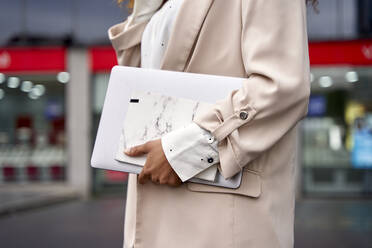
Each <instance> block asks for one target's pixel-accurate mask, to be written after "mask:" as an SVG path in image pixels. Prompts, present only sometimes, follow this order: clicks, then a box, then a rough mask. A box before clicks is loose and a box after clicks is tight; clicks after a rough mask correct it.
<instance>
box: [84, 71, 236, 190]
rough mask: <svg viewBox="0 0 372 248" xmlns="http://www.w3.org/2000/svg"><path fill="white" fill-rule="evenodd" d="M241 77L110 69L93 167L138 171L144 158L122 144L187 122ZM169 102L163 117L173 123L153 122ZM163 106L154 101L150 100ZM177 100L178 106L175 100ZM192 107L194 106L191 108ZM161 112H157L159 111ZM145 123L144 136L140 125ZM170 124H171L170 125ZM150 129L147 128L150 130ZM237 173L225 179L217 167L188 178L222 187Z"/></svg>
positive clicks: (128, 144) (232, 182)
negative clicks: (165, 100) (128, 150)
mask: <svg viewBox="0 0 372 248" xmlns="http://www.w3.org/2000/svg"><path fill="white" fill-rule="evenodd" d="M242 80H243V79H242V78H236V77H225V76H216V75H207V74H197V73H187V72H175V71H166V70H155V69H144V68H137V67H126V66H115V67H113V69H112V71H111V74H110V80H109V84H108V88H107V92H106V97H105V101H104V105H103V110H102V115H101V119H100V123H99V127H98V132H97V136H96V140H95V144H94V149H93V154H92V157H91V166H92V167H94V168H100V169H107V170H115V171H122V172H128V173H135V174H139V173H140V172H141V170H142V168H143V165H144V162H145V161H146V155H144V156H141V157H130V156H126V155H125V154H124V153H123V151H124V148H125V147H131V146H133V145H139V144H141V143H145V142H146V141H148V140H152V139H156V138H160V137H161V134H164V133H165V132H170V131H172V130H174V129H177V128H180V127H182V126H185V125H187V124H188V123H190V122H191V121H192V116H193V114H194V113H195V111H198V110H196V109H199V110H201V111H202V110H203V109H205V108H208V107H210V106H211V105H212V104H214V103H215V102H217V101H219V100H221V99H224V98H225V97H227V95H228V94H229V93H230V92H231V91H232V90H235V89H239V88H241V86H242V82H243V81H242ZM164 99H167V101H168V102H169V101H170V102H173V103H172V104H169V106H171V107H169V110H168V112H169V113H173V114H168V115H163V116H167V117H164V118H168V119H167V120H166V121H167V122H172V123H171V124H172V125H168V126H165V125H163V126H162V125H157V126H156V129H157V130H155V128H151V127H153V126H154V125H153V124H152V123H154V122H153V121H154V119H156V118H158V117H159V113H160V112H161V111H162V110H160V109H159V108H164V106H165V105H164ZM161 101H163V102H162V104H154V102H157V103H160V102H161ZM174 102H177V103H178V104H174ZM196 106H197V108H196ZM159 111H160V112H159ZM145 126H147V127H150V128H149V129H148V131H147V132H146V137H145V138H144V136H143V133H144V132H143V131H144V130H143V129H144V127H145ZM169 126H171V127H172V128H169ZM151 130H152V131H151ZM241 177H242V172H240V173H238V174H236V175H235V176H234V177H232V178H229V179H225V178H223V176H222V175H221V174H220V173H219V172H218V170H217V167H216V165H214V166H211V167H209V168H208V169H206V170H205V171H203V172H201V173H200V174H198V175H196V176H195V177H193V178H191V179H189V180H188V181H190V182H194V183H201V184H207V185H213V186H218V187H226V188H238V187H239V186H240V183H241Z"/></svg>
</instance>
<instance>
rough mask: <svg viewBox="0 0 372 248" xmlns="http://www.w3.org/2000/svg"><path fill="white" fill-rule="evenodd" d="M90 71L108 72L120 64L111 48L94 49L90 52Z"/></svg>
mask: <svg viewBox="0 0 372 248" xmlns="http://www.w3.org/2000/svg"><path fill="white" fill-rule="evenodd" d="M89 57H90V69H91V70H92V71H93V72H106V71H110V70H111V68H112V67H113V66H115V65H117V64H118V62H117V60H116V54H115V51H114V49H113V48H112V47H111V46H101V47H92V48H91V49H90V50H89Z"/></svg>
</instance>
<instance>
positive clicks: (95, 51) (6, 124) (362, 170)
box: [0, 40, 372, 196]
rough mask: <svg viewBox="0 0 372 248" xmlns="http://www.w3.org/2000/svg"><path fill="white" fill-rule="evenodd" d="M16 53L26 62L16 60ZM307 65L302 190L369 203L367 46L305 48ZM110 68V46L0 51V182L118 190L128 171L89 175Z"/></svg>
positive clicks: (370, 53)
mask: <svg viewBox="0 0 372 248" xmlns="http://www.w3.org/2000/svg"><path fill="white" fill-rule="evenodd" d="M20 54H22V56H23V59H22V60H20V61H22V63H25V64H22V63H21V62H19V63H18V62H17V56H21V55H20ZM25 56H30V57H29V58H28V59H25ZM9 60H11V63H9ZM24 61H28V62H27V63H29V64H27V63H26V62H24ZM310 61H311V65H312V68H311V72H312V74H311V75H312V76H311V81H312V83H311V88H312V94H311V99H310V103H309V111H308V116H307V118H306V119H304V120H303V121H302V122H301V123H300V131H301V135H300V137H301V139H300V142H299V147H298V148H299V149H298V151H299V157H300V160H299V165H300V166H299V168H300V170H299V171H300V180H299V181H300V183H299V187H301V192H302V193H304V194H305V195H310V196H312V195H325V196H367V195H369V193H370V192H371V190H372V185H371V184H372V174H371V173H372V171H371V168H372V158H371V156H372V100H371V99H372V67H371V66H372V40H357V41H338V42H312V43H310ZM115 64H116V57H115V53H114V51H113V50H112V48H111V47H110V46H94V47H82V48H75V49H74V48H72V49H71V48H70V49H67V48H63V47H62V48H61V47H57V48H48V47H45V48H40V47H39V48H32V47H31V48H30V47H28V48H4V49H0V72H1V74H0V112H1V114H0V116H1V117H0V118H1V121H0V154H1V155H0V159H1V160H0V166H1V172H0V184H7V185H9V184H19V183H22V184H33V183H40V182H60V183H64V184H66V185H69V186H73V187H76V189H77V190H78V191H81V192H82V193H83V194H90V193H91V192H96V193H102V192H103V193H104V192H107V191H111V190H123V187H124V185H125V183H126V180H127V174H126V173H120V172H114V171H104V170H96V169H91V168H90V167H89V159H90V152H91V150H92V148H93V144H94V140H95V135H96V131H97V128H98V124H99V119H100V114H101V111H102V107H103V102H104V98H105V93H106V89H107V84H108V79H109V73H110V70H111V68H112V66H114V65H115ZM82 65H84V66H82ZM46 185H47V184H46ZM84 192H85V193H84Z"/></svg>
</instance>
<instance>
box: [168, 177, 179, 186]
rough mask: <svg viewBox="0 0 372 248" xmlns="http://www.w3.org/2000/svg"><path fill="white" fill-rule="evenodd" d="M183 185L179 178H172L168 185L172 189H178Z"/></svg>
mask: <svg viewBox="0 0 372 248" xmlns="http://www.w3.org/2000/svg"><path fill="white" fill-rule="evenodd" d="M181 184H182V181H181V179H179V178H177V177H171V178H170V179H169V181H168V185H169V186H172V187H177V186H180V185H181Z"/></svg>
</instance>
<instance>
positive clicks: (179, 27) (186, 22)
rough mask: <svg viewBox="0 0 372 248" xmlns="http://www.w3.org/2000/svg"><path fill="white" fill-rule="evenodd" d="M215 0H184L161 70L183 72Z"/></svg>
mask: <svg viewBox="0 0 372 248" xmlns="http://www.w3.org/2000/svg"><path fill="white" fill-rule="evenodd" d="M213 1H214V0H184V2H183V4H182V6H181V7H180V9H179V12H178V15H177V17H176V20H175V23H174V26H173V31H172V33H171V35H170V38H169V43H168V45H167V48H166V50H165V53H164V56H163V60H162V62H161V67H160V69H162V70H174V71H183V70H184V69H185V66H186V63H187V59H188V58H189V56H190V53H191V50H192V48H193V45H194V42H195V39H196V38H197V36H198V33H199V30H200V28H201V26H202V24H203V22H204V19H205V17H206V15H207V13H208V11H209V9H210V7H211V5H212V3H213Z"/></svg>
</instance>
